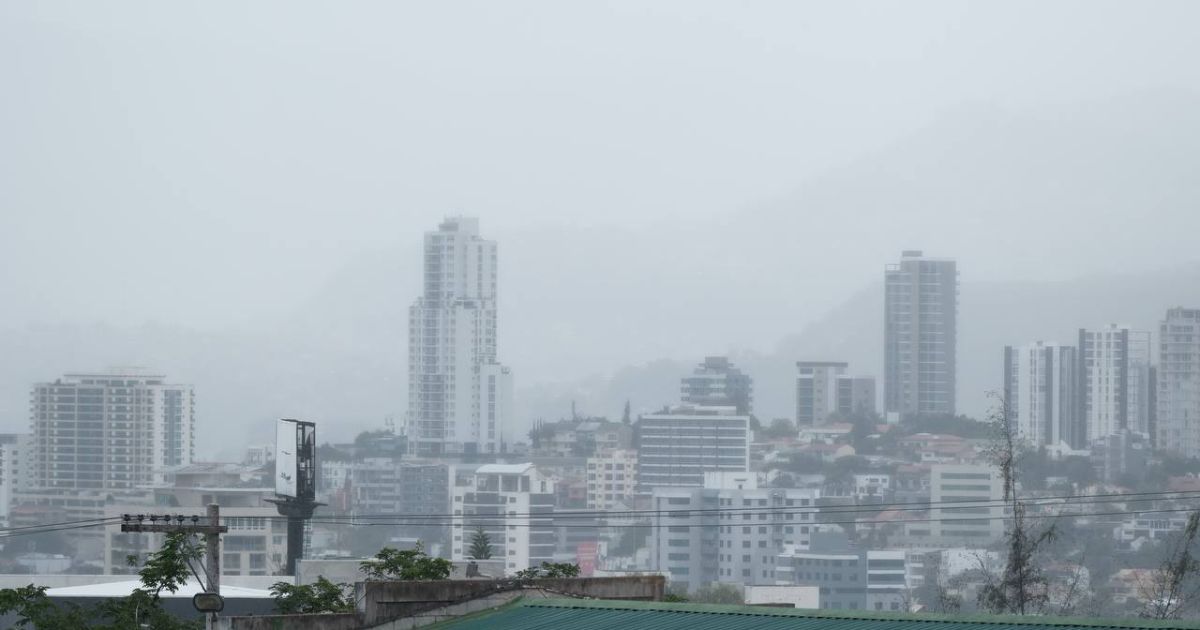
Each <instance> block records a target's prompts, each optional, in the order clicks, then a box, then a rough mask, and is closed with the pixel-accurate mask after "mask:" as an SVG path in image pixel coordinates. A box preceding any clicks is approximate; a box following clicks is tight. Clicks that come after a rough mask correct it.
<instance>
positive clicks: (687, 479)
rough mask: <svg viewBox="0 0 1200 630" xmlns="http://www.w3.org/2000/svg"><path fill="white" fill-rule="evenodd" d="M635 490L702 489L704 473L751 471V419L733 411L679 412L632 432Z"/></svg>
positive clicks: (649, 418) (645, 419)
mask: <svg viewBox="0 0 1200 630" xmlns="http://www.w3.org/2000/svg"><path fill="white" fill-rule="evenodd" d="M634 440H635V444H636V446H637V452H638V489H639V492H649V491H650V490H651V489H653V488H657V487H693V488H699V487H702V486H703V485H704V474H705V473H706V472H716V471H728V472H744V471H747V470H749V467H750V417H749V416H744V415H738V414H737V410H736V409H735V408H733V407H680V408H678V409H675V410H672V411H671V412H669V413H656V414H647V415H643V416H641V417H639V418H638V421H637V424H636V425H635V426H634Z"/></svg>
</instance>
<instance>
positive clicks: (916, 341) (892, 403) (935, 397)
mask: <svg viewBox="0 0 1200 630" xmlns="http://www.w3.org/2000/svg"><path fill="white" fill-rule="evenodd" d="M884 292H885V293H884V353H883V354H884V381H883V397H884V410H885V411H887V412H889V413H891V412H895V413H899V414H900V415H901V416H914V415H954V413H955V408H956V407H955V396H956V394H955V388H956V387H957V340H958V268H957V264H956V263H955V261H953V260H942V259H934V258H926V257H925V256H924V255H923V254H922V252H920V251H906V252H904V253H903V254H902V256H901V259H900V262H899V263H898V264H893V265H888V267H887V268H886V270H885V271H884Z"/></svg>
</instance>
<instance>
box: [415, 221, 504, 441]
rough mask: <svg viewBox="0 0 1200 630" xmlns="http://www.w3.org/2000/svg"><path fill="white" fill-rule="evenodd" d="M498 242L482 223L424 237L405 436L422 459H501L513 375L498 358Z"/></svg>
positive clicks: (444, 227) (449, 225) (450, 225)
mask: <svg viewBox="0 0 1200 630" xmlns="http://www.w3.org/2000/svg"><path fill="white" fill-rule="evenodd" d="M496 264H497V263H496V243H495V241H488V240H484V239H483V238H482V237H480V235H479V220H478V219H474V218H466V217H452V218H448V219H446V220H445V221H443V222H442V223H441V225H439V226H438V230H437V231H436V232H427V233H426V234H425V259H424V293H423V294H422V295H421V297H419V298H417V301H416V303H415V304H413V306H412V307H411V308H410V309H409V332H408V344H409V354H408V357H409V359H408V368H409V383H408V399H409V409H408V417H407V427H408V428H407V437H408V445H409V449H410V451H411V452H412V453H414V454H416V455H422V456H426V455H428V456H437V455H443V454H446V455H474V454H477V453H478V454H486V453H499V452H500V451H501V448H502V444H503V441H504V430H505V425H506V423H507V422H508V419H509V418H510V417H511V413H512V411H511V409H512V374H511V372H510V371H509V369H508V368H507V367H504V366H502V365H500V364H499V363H498V362H497V359H496V356H497V355H496V345H497V332H496V301H497V288H496Z"/></svg>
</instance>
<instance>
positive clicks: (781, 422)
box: [759, 418, 796, 439]
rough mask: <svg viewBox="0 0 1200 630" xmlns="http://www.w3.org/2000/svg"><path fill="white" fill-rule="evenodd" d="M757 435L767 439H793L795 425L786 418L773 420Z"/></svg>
mask: <svg viewBox="0 0 1200 630" xmlns="http://www.w3.org/2000/svg"><path fill="white" fill-rule="evenodd" d="M759 434H760V435H762V436H763V437H765V438H768V439H778V438H794V437H796V425H795V424H792V421H791V420H788V419H787V418H775V419H774V420H772V421H771V426H769V427H767V428H765V429H762V430H761V431H759Z"/></svg>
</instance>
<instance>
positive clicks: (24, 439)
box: [0, 433, 33, 527]
mask: <svg viewBox="0 0 1200 630" xmlns="http://www.w3.org/2000/svg"><path fill="white" fill-rule="evenodd" d="M32 444H33V436H32V435H29V434H22V433H4V434H0V527H8V526H9V522H8V520H9V519H8V515H9V511H10V510H11V509H12V504H13V502H14V500H15V495H16V493H17V492H20V491H21V490H24V489H27V488H28V484H29V481H30V475H31V473H32V467H31V466H30V462H31V460H30V455H31V452H32V448H31V446H32Z"/></svg>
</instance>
